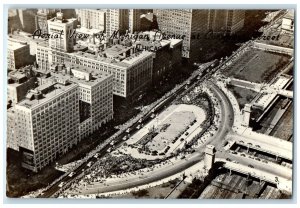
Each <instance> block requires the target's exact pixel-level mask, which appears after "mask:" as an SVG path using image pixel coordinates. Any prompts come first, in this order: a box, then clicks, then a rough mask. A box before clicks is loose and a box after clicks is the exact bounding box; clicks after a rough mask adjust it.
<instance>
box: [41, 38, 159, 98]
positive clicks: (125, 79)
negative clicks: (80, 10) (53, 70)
mask: <svg viewBox="0 0 300 208" xmlns="http://www.w3.org/2000/svg"><path fill="white" fill-rule="evenodd" d="M153 58H154V53H153V52H150V51H146V50H139V49H137V48H136V47H135V46H132V47H127V46H123V45H120V44H116V45H113V46H112V47H108V48H103V49H102V52H100V53H95V54H92V53H86V52H82V51H79V52H76V53H75V52H74V53H65V52H60V51H56V50H51V49H50V48H49V47H47V46H42V45H41V44H40V45H38V47H37V63H38V66H39V68H41V69H50V67H51V65H56V64H61V63H66V62H71V63H74V64H78V65H81V66H87V67H90V68H92V69H96V70H99V71H103V72H107V73H109V74H112V75H113V77H114V79H113V92H114V94H115V95H117V96H121V97H124V98H127V97H131V96H133V95H134V94H136V93H138V92H140V91H141V90H143V89H144V88H145V87H147V86H148V85H149V84H150V83H151V80H152V69H153Z"/></svg>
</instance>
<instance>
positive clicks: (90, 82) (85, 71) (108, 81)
mask: <svg viewBox="0 0 300 208" xmlns="http://www.w3.org/2000/svg"><path fill="white" fill-rule="evenodd" d="M50 71H51V72H50V73H49V70H42V69H38V70H36V73H37V75H38V81H39V83H40V84H43V83H44V80H49V79H52V80H54V81H56V82H61V81H62V80H65V81H67V82H70V83H74V84H77V85H78V94H79V114H80V126H79V128H80V130H79V133H80V136H81V138H84V137H86V136H88V135H90V134H91V133H93V132H94V131H95V130H97V129H99V128H100V127H101V126H102V125H103V124H104V123H107V122H108V121H110V120H111V119H112V118H113V100H112V99H113V86H112V85H113V76H112V75H109V74H108V73H105V72H100V71H98V70H96V69H92V68H91V67H88V66H82V65H78V64H75V63H70V62H65V63H64V64H57V65H55V64H54V66H53V67H52V69H51V70H50Z"/></svg>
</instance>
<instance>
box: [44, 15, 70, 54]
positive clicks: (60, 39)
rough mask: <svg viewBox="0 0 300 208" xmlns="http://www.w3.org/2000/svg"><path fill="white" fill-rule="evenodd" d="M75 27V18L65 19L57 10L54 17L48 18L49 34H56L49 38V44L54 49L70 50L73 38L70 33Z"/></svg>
mask: <svg viewBox="0 0 300 208" xmlns="http://www.w3.org/2000/svg"><path fill="white" fill-rule="evenodd" d="M75 27H76V19H75V18H73V19H65V18H64V14H63V13H61V12H57V15H56V17H54V18H52V19H50V20H48V30H49V34H50V35H58V36H57V37H50V38H49V46H50V47H51V48H52V49H55V50H59V51H65V52H72V51H73V47H74V43H75V40H74V38H70V35H71V33H72V30H73V29H74V28H75Z"/></svg>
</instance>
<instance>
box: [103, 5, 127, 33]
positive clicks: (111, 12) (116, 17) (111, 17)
mask: <svg viewBox="0 0 300 208" xmlns="http://www.w3.org/2000/svg"><path fill="white" fill-rule="evenodd" d="M128 28H129V11H128V9H107V11H106V35H107V38H110V37H111V36H112V35H113V34H115V33H117V32H119V33H121V34H124V33H125V32H126V30H128Z"/></svg>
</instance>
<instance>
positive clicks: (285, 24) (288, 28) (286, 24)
mask: <svg viewBox="0 0 300 208" xmlns="http://www.w3.org/2000/svg"><path fill="white" fill-rule="evenodd" d="M294 27H295V23H294V11H293V10H289V11H288V12H287V13H286V14H285V15H284V16H283V18H282V23H281V30H282V32H289V33H292V32H294Z"/></svg>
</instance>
